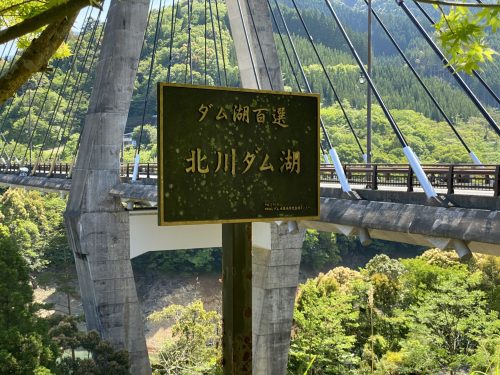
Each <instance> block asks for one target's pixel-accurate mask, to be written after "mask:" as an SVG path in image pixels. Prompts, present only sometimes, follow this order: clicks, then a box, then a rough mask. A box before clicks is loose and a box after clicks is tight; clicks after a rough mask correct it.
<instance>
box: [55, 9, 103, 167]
mask: <svg viewBox="0 0 500 375" xmlns="http://www.w3.org/2000/svg"><path fill="white" fill-rule="evenodd" d="M107 22H108V14H106V17H105V19H104V22H103V23H102V25H101V30H100V31H99V37H98V42H97V45H96V47H95V48H94V51H93V53H92V60H91V61H90V68H89V73H88V74H87V76H86V77H85V82H84V84H83V86H84V87H85V86H86V85H87V83H88V81H89V79H90V77H91V74H90V71H91V70H90V69H91V68H92V67H93V66H94V63H95V59H96V58H97V56H98V55H100V53H101V52H100V47H102V39H103V35H104V30H105V28H106V24H107ZM83 94H84V91H83V90H81V91H80V97H79V98H78V104H77V108H78V107H79V106H80V102H81V100H82V98H83ZM75 117H76V112H74V113H73V118H72V120H71V124H73V123H74V121H75ZM84 127H85V121H84V122H83V124H82V126H81V127H80V130H79V131H78V139H77V141H76V146H75V149H74V150H73V157H72V159H71V169H70V172H69V176H68V177H70V176H71V172H72V169H73V166H74V165H75V161H76V157H77V154H78V150H79V147H80V141H81V139H82V134H83V129H84ZM70 132H71V129H70ZM66 145H67V142H66V143H65V144H64V147H63V149H62V151H61V154H64V150H65V149H66Z"/></svg>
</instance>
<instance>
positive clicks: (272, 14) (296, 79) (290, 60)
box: [267, 0, 330, 164]
mask: <svg viewBox="0 0 500 375" xmlns="http://www.w3.org/2000/svg"><path fill="white" fill-rule="evenodd" d="M267 4H268V6H269V10H270V11H271V16H272V19H273V22H274V24H275V25H276V31H277V33H278V36H279V38H280V41H281V44H282V46H283V50H284V52H285V55H286V58H287V60H288V64H289V65H290V68H291V69H292V75H293V77H294V78H295V83H296V85H297V91H298V92H300V93H302V92H303V91H302V87H301V86H300V82H299V78H298V76H297V72H296V71H295V68H294V66H293V64H292V59H291V58H290V54H289V52H288V48H287V47H286V44H285V40H284V39H283V35H282V33H281V30H280V27H279V25H278V21H277V19H276V16H275V14H274V10H273V9H272V7H271V3H270V2H269V0H267ZM322 121H323V120H322V119H321V118H320V122H321V123H322ZM319 146H320V148H321V154H322V155H323V160H324V161H325V162H326V164H330V161H329V160H328V154H327V152H326V151H325V148H324V147H323V143H322V142H320V144H319Z"/></svg>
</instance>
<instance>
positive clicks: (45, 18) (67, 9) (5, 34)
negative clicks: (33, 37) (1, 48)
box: [0, 0, 95, 44]
mask: <svg viewBox="0 0 500 375" xmlns="http://www.w3.org/2000/svg"><path fill="white" fill-rule="evenodd" d="M94 3H95V2H91V1H90V0H68V1H67V2H65V3H63V4H61V5H57V6H54V7H52V8H49V9H47V10H46V11H44V12H42V13H40V14H37V15H36V16H34V17H31V18H28V19H25V20H24V21H21V22H19V23H17V24H15V25H12V26H10V27H8V28H6V29H4V30H1V31H0V44H3V43H6V42H8V41H10V40H13V39H15V38H18V37H20V36H22V35H24V34H28V33H31V32H33V31H36V30H38V29H39V28H40V27H43V26H45V25H49V24H52V23H54V22H56V21H58V20H60V19H61V18H62V17H65V16H68V15H71V14H73V13H75V12H78V11H79V10H80V9H82V8H85V7H86V6H88V5H92V4H94Z"/></svg>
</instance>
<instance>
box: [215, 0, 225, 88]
mask: <svg viewBox="0 0 500 375" xmlns="http://www.w3.org/2000/svg"><path fill="white" fill-rule="evenodd" d="M215 16H216V18H217V24H218V29H219V39H220V53H221V55H222V67H223V69H224V80H225V82H226V87H227V68H226V56H225V54H224V43H223V41H222V27H221V24H220V16H219V5H218V1H217V0H215Z"/></svg>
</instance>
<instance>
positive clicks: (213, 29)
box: [208, 0, 222, 86]
mask: <svg viewBox="0 0 500 375" xmlns="http://www.w3.org/2000/svg"><path fill="white" fill-rule="evenodd" d="M208 8H209V10H210V21H211V23H212V38H213V40H214V50H215V62H216V64H217V75H218V77H219V86H222V77H221V74H220V66H219V52H218V48H217V36H216V33H215V25H214V15H213V11H212V2H211V0H208Z"/></svg>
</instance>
